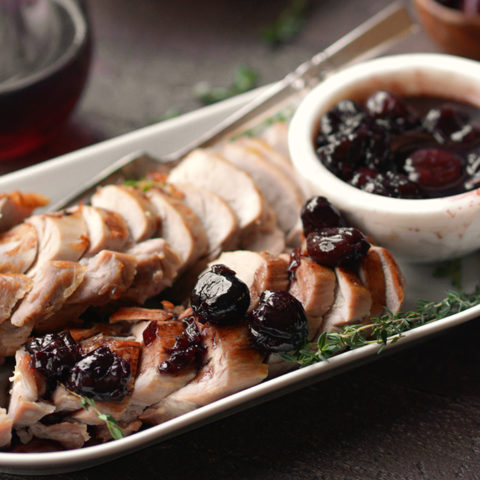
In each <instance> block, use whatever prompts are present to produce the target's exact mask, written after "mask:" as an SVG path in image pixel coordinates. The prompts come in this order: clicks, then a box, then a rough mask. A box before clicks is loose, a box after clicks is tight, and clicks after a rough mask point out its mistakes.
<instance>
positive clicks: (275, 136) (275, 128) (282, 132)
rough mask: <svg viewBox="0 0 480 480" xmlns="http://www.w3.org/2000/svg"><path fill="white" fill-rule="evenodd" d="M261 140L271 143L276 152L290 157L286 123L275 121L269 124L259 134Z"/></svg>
mask: <svg viewBox="0 0 480 480" xmlns="http://www.w3.org/2000/svg"><path fill="white" fill-rule="evenodd" d="M260 138H261V139H262V140H264V141H266V142H267V143H268V144H269V145H271V146H272V147H273V148H274V149H275V150H276V151H277V152H280V153H281V154H282V155H283V156H284V157H286V158H288V159H290V152H289V150H288V123H286V122H275V123H274V124H272V125H270V126H269V127H268V128H267V129H266V130H265V131H264V132H263V133H262V135H261V137H260Z"/></svg>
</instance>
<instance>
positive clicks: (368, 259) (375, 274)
mask: <svg viewBox="0 0 480 480" xmlns="http://www.w3.org/2000/svg"><path fill="white" fill-rule="evenodd" d="M359 274H360V278H361V280H362V282H363V284H364V285H365V286H366V287H367V288H368V290H369V291H370V295H371V296H372V308H371V310H370V315H371V316H374V317H377V316H379V315H381V314H382V313H383V312H384V310H385V306H386V304H387V296H386V282H385V274H384V272H383V266H382V259H381V258H380V255H379V253H378V250H377V249H376V248H374V247H370V249H369V250H368V253H367V255H365V257H364V258H363V260H362V263H361V265H360V271H359Z"/></svg>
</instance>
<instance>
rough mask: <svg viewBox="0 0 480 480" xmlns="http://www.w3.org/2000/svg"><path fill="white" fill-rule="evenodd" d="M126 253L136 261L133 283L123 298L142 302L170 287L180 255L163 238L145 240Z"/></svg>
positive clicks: (176, 272)
mask: <svg viewBox="0 0 480 480" xmlns="http://www.w3.org/2000/svg"><path fill="white" fill-rule="evenodd" d="M126 253H128V254H130V255H133V256H134V257H135V258H136V259H137V261H138V263H137V274H136V275H135V278H134V280H133V284H132V285H131V286H130V288H129V289H128V290H127V291H126V292H125V295H124V296H123V298H124V299H127V300H131V301H133V302H135V303H140V304H142V303H144V302H145V300H147V298H150V297H154V296H155V295H158V294H159V293H160V292H161V291H162V290H164V289H165V288H166V287H170V286H171V285H172V283H173V281H174V279H175V278H176V276H177V274H178V271H179V269H180V267H181V265H182V260H181V258H180V256H179V255H178V254H177V253H176V252H175V251H174V250H173V249H172V248H171V247H170V245H169V244H168V243H167V242H166V241H165V240H163V238H152V239H150V240H145V241H144V242H141V243H138V244H136V245H134V246H133V247H132V248H130V249H129V250H127V252H126Z"/></svg>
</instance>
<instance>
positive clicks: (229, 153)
mask: <svg viewBox="0 0 480 480" xmlns="http://www.w3.org/2000/svg"><path fill="white" fill-rule="evenodd" d="M221 153H222V155H223V156H224V158H226V159H227V160H228V161H229V162H231V163H232V164H233V165H235V166H236V167H237V168H240V169H241V170H244V171H245V172H247V173H249V174H250V175H251V177H252V178H253V180H254V181H255V183H256V185H257V186H258V188H259V189H260V191H261V192H262V194H263V196H264V197H265V199H266V200H267V202H268V204H269V205H270V206H271V207H272V208H273V210H274V212H275V215H276V218H277V223H278V225H279V227H280V228H281V229H282V230H283V231H284V232H288V231H290V230H291V229H292V228H293V227H294V226H295V224H296V223H297V220H298V214H299V212H300V209H301V208H302V205H303V201H304V198H303V195H302V193H301V191H300V189H299V188H298V187H297V185H296V184H295V182H294V181H292V180H291V178H290V177H288V176H287V175H286V174H285V173H284V172H283V171H282V170H281V169H280V168H278V167H277V166H275V165H273V164H272V163H270V162H269V161H268V160H266V159H265V158H264V156H263V155H262V154H261V153H259V152H258V151H256V150H253V149H250V148H247V147H246V146H244V145H241V144H239V143H237V142H228V143H225V144H224V145H223V146H222V147H221Z"/></svg>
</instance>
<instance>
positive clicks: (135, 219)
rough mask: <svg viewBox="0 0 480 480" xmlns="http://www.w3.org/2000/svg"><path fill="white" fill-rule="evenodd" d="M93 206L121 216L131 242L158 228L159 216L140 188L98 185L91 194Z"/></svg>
mask: <svg viewBox="0 0 480 480" xmlns="http://www.w3.org/2000/svg"><path fill="white" fill-rule="evenodd" d="M91 203H92V205H93V206H94V207H100V208H104V209H106V210H109V211H111V212H115V213H118V214H119V215H121V216H122V217H123V219H124V220H125V223H126V225H127V227H128V230H129V232H130V239H131V241H132V242H133V243H138V242H141V241H143V240H147V239H149V238H151V237H153V235H154V234H155V232H156V231H157V230H158V228H159V218H158V217H157V215H156V213H155V209H154V208H153V206H152V205H151V203H150V201H149V200H148V199H147V198H146V197H145V195H144V194H143V193H142V192H140V190H138V189H136V188H134V187H130V186H126V185H107V186H105V187H100V188H99V189H98V190H97V191H96V192H95V194H94V195H93V196H92V199H91Z"/></svg>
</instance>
